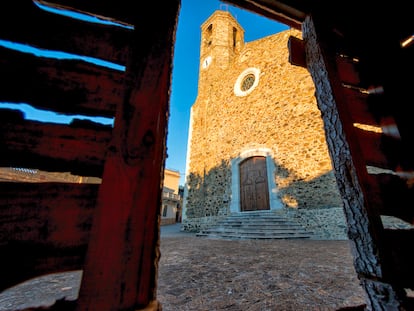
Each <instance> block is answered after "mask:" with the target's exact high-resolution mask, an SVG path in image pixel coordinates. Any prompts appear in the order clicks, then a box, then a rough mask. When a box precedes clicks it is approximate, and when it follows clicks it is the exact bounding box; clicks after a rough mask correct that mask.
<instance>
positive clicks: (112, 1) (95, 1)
mask: <svg viewBox="0 0 414 311" xmlns="http://www.w3.org/2000/svg"><path fill="white" fill-rule="evenodd" d="M39 2H41V3H48V4H51V5H55V6H57V7H64V8H70V9H71V10H74V11H78V12H86V13H89V14H92V15H94V16H101V17H102V18H104V19H107V20H112V21H115V22H121V23H125V24H126V25H135V24H136V23H137V21H138V18H144V16H143V15H142V13H140V12H148V11H151V10H156V11H160V10H162V9H163V6H164V4H163V3H162V4H161V3H160V2H158V4H157V5H158V6H157V7H155V5H154V4H153V3H149V2H140V3H139V7H138V8H137V6H136V3H135V2H134V1H130V0H105V1H102V0H88V1H84V0H48V1H43V0H40V1H39ZM137 17H138V18H137ZM138 24H139V23H138Z"/></svg>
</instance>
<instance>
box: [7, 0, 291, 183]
mask: <svg viewBox="0 0 414 311" xmlns="http://www.w3.org/2000/svg"><path fill="white" fill-rule="evenodd" d="M38 6H39V7H41V8H43V9H45V10H48V11H51V12H54V13H57V14H63V15H69V16H72V17H75V18H79V19H85V20H88V21H92V22H97V21H95V20H93V19H92V20H91V18H90V16H83V15H79V16H78V15H77V14H74V13H72V12H70V13H69V12H66V11H59V10H55V9H51V8H48V7H46V6H44V5H41V4H38ZM216 10H228V11H229V12H230V13H231V14H232V15H233V16H234V17H235V18H236V20H237V21H238V22H239V24H240V25H241V26H242V27H243V28H244V30H245V33H244V39H245V41H246V42H249V41H253V40H256V39H259V38H263V37H265V36H268V35H271V34H275V33H278V32H280V31H282V30H285V29H288V27H287V26H286V25H284V24H281V23H277V22H275V21H273V20H270V19H267V18H265V17H262V16H259V15H257V14H254V13H251V12H248V11H246V10H241V9H239V8H236V7H234V6H231V5H228V4H226V3H223V2H221V1H219V0H181V10H180V14H179V18H178V27H177V33H176V42H175V48H174V63H173V73H172V86H171V98H170V118H169V126H168V136H167V159H166V168H168V169H173V170H176V171H178V172H179V173H180V175H181V178H180V185H184V182H185V165H186V163H185V162H186V155H187V140H188V125H189V119H190V109H191V106H192V105H193V103H194V101H195V100H196V97H197V87H198V70H199V68H198V67H199V56H200V36H201V29H200V27H201V25H202V24H203V23H204V21H206V20H207V18H208V17H210V15H211V14H213V13H214V11H216ZM99 22H102V20H100V21H99ZM0 46H5V47H8V48H12V49H16V50H20V51H24V52H27V53H32V54H35V55H41V56H47V57H52V58H66V59H70V58H81V59H83V60H85V61H89V62H92V63H96V64H99V65H102V66H106V67H111V68H114V69H117V70H121V71H122V70H124V67H122V66H119V65H117V64H112V63H106V62H103V61H99V60H95V59H90V58H88V57H83V56H79V55H72V54H67V53H62V52H57V51H46V52H45V50H40V49H37V48H33V47H30V46H27V45H22V44H19V43H12V42H7V41H3V40H0ZM0 105H1V106H2V107H4V108H12V109H19V110H22V111H23V112H24V113H25V117H26V118H27V119H32V120H39V121H45V122H55V123H69V122H70V121H71V120H72V119H73V116H67V115H57V114H55V113H52V112H48V111H41V110H37V109H34V108H33V107H31V106H30V105H28V104H26V103H0ZM76 117H78V118H79V117H81V118H86V119H92V120H94V121H97V122H101V123H104V124H113V119H109V118H96V117H92V118H90V117H85V116H76Z"/></svg>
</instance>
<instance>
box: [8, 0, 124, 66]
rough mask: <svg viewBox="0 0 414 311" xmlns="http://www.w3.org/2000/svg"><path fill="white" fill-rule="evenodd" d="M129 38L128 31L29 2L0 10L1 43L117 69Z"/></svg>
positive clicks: (16, 2) (11, 5)
mask: <svg viewBox="0 0 414 311" xmlns="http://www.w3.org/2000/svg"><path fill="white" fill-rule="evenodd" d="M87 2H89V1H87ZM51 25H53V26H52V27H51ZM131 35H132V31H131V29H127V28H123V27H118V26H113V25H103V24H98V23H91V22H87V21H81V20H79V19H74V18H71V17H67V16H63V15H58V14H54V13H51V12H47V11H45V10H43V9H40V8H39V7H38V6H37V5H35V4H34V2H33V1H31V0H19V1H10V2H8V3H7V6H4V7H3V8H2V10H0V38H1V39H3V40H7V41H11V42H18V43H23V44H28V45H31V46H34V47H40V48H42V49H45V50H51V51H64V52H67V53H72V54H76V55H83V56H91V57H95V58H98V59H102V60H106V61H109V62H113V63H116V64H120V65H124V64H125V63H126V57H127V54H128V43H129V41H130V40H131Z"/></svg>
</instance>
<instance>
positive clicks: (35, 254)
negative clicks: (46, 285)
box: [0, 242, 87, 291]
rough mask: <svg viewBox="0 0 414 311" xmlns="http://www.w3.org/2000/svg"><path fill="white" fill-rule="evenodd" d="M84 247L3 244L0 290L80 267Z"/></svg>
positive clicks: (85, 247) (20, 243)
mask: <svg viewBox="0 0 414 311" xmlns="http://www.w3.org/2000/svg"><path fill="white" fill-rule="evenodd" d="M86 249H87V245H79V246H74V247H67V246H59V245H56V246H44V245H37V244H36V243H23V242H10V243H9V244H7V245H2V246H0V253H1V254H2V256H1V259H0V264H1V266H0V276H1V278H0V291H3V290H5V289H7V288H9V287H11V286H14V285H17V284H19V283H21V282H24V281H27V280H29V279H31V278H34V277H38V276H41V275H45V274H49V273H57V272H65V271H73V270H80V269H82V267H83V265H84V262H85V255H86ZM4 254H7V255H4Z"/></svg>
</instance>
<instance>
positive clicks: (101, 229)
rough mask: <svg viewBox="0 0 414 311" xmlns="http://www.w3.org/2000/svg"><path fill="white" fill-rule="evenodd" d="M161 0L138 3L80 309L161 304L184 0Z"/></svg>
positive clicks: (100, 191) (84, 310)
mask: <svg viewBox="0 0 414 311" xmlns="http://www.w3.org/2000/svg"><path fill="white" fill-rule="evenodd" d="M156 4H158V5H159V3H156ZM156 4H148V3H146V4H145V5H143V8H142V10H140V8H138V9H137V18H136V21H137V22H136V23H135V25H134V26H135V30H134V32H135V35H134V44H133V45H132V46H131V51H130V57H129V60H128V64H127V69H126V79H125V81H126V84H125V93H124V101H123V104H122V105H120V107H118V110H117V114H116V117H115V125H114V131H113V138H112V142H111V144H110V147H109V148H108V153H107V158H106V162H105V168H104V174H103V181H102V184H101V186H100V190H99V195H98V203H97V210H96V214H95V216H94V220H93V227H92V232H91V239H90V243H89V249H88V253H87V258H86V264H85V267H84V273H83V279H82V284H81V288H80V293H79V299H78V305H77V310H78V311H86V310H99V311H104V310H134V309H140V308H144V307H147V306H149V305H150V306H152V307H151V308H157V305H158V304H157V303H156V302H155V303H154V300H155V299H156V279H157V268H158V261H159V209H160V203H161V191H162V183H163V170H164V161H165V153H166V147H165V145H166V134H167V120H168V113H169V90H170V80H171V67H172V50H173V44H174V39H175V29H176V23H177V16H178V10H179V6H180V1H179V0H176V1H167V2H165V3H163V4H162V9H158V8H156V7H155V6H156Z"/></svg>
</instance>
